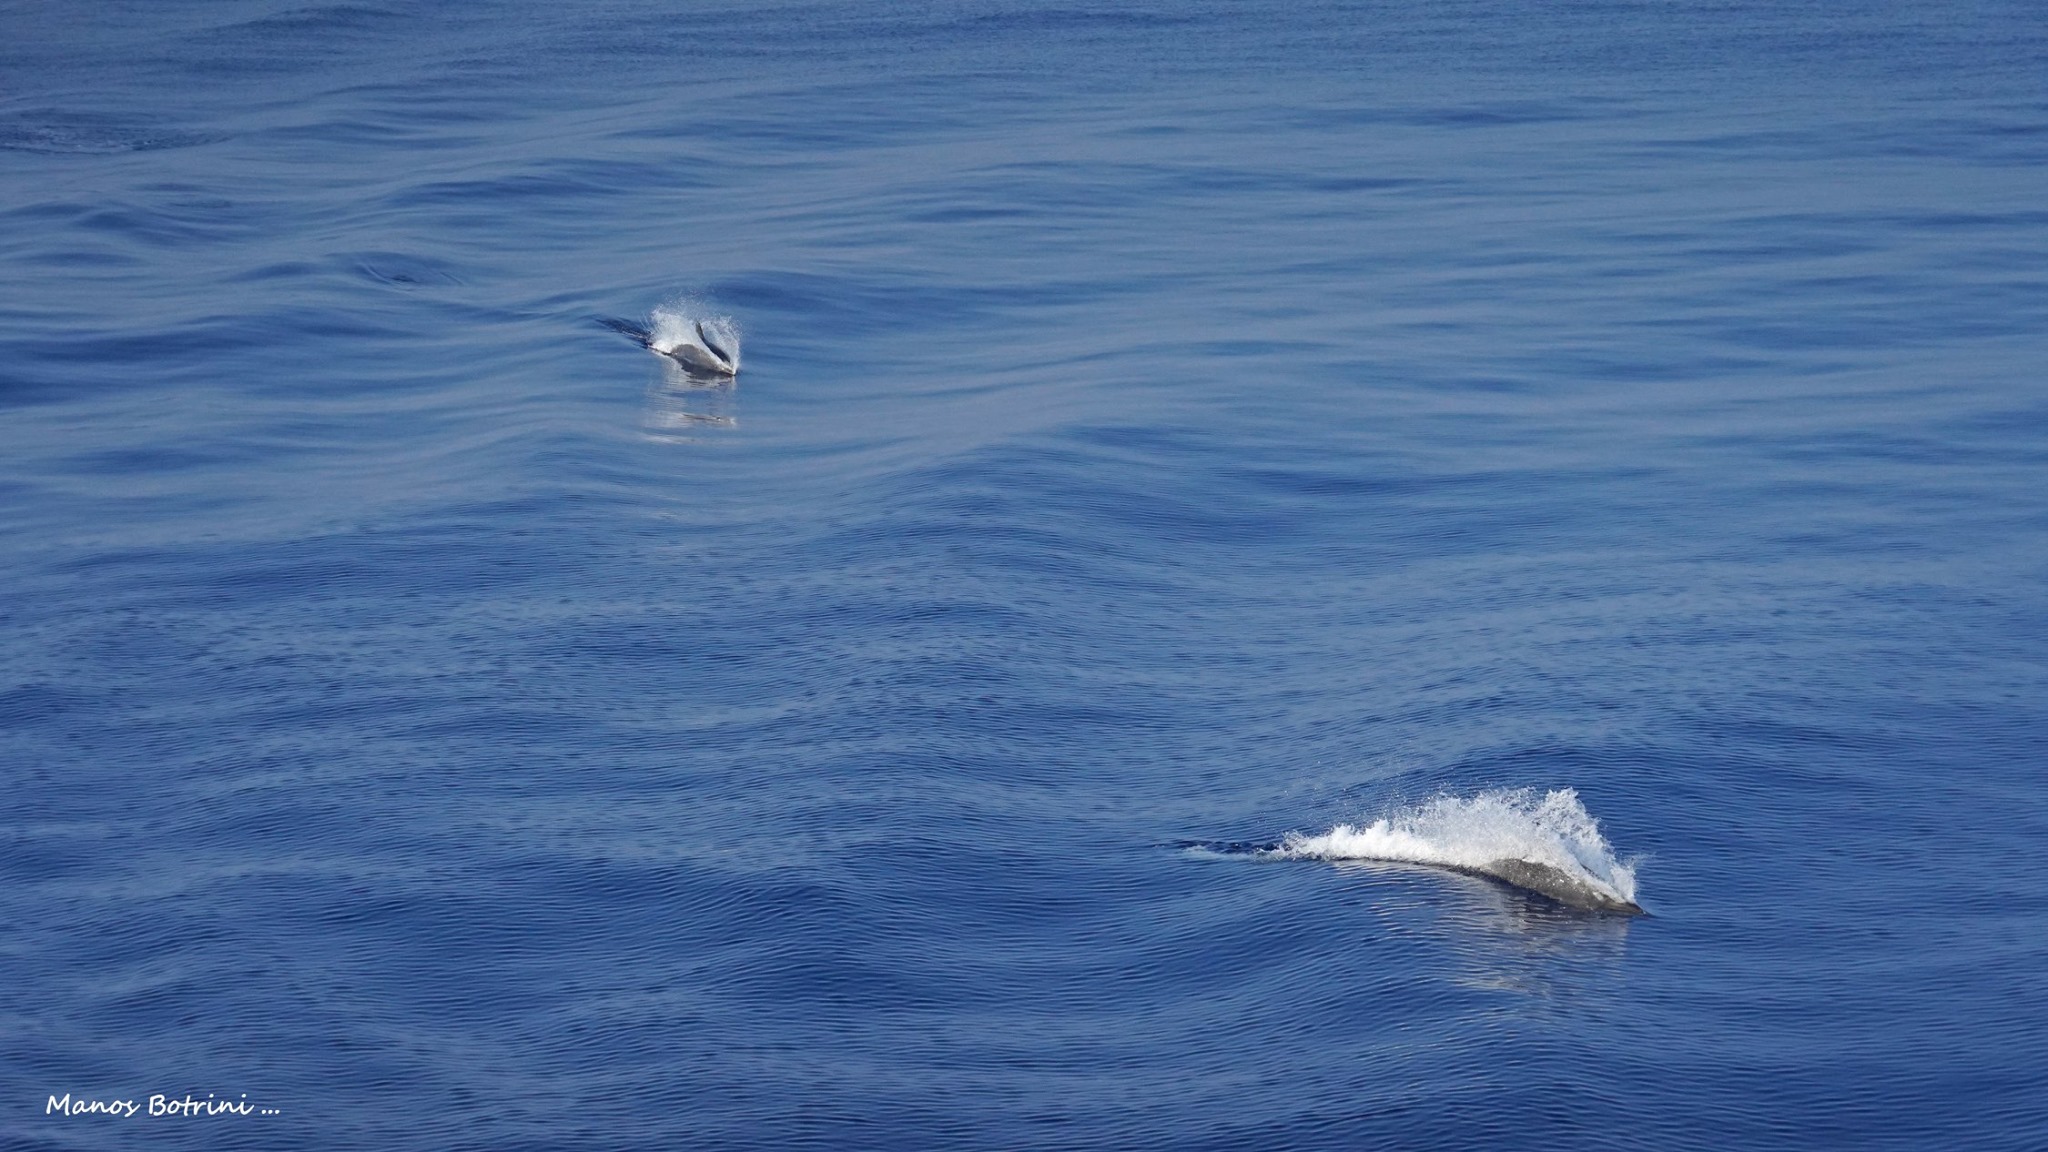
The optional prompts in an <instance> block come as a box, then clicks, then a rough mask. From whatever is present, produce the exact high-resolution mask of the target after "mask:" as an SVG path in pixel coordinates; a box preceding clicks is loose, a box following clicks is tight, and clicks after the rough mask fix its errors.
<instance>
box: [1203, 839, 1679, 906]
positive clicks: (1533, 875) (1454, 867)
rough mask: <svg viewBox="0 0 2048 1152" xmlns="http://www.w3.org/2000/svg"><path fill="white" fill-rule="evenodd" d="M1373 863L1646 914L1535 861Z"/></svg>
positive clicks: (1234, 851)
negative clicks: (1455, 874) (1477, 879)
mask: <svg viewBox="0 0 2048 1152" xmlns="http://www.w3.org/2000/svg"><path fill="white" fill-rule="evenodd" d="M1174 847H1176V848H1183V849H1199V850H1201V851H1204V852H1214V853H1216V854H1218V855H1221V856H1272V855H1275V854H1277V853H1279V852H1281V851H1282V850H1283V849H1284V848H1285V847H1286V843H1285V842H1284V841H1273V842H1270V843H1259V842H1256V841H1250V840H1227V841H1215V840H1182V841H1179V842H1178V843H1176V844H1175V845H1174ZM1361 862H1362V863H1372V864H1396V865H1399V864H1410V865H1420V866H1422V867H1425V868H1442V869H1443V870H1445V871H1447V872H1458V873H1462V874H1464V875H1466V876H1480V877H1483V878H1485V879H1488V880H1493V881H1497V882H1499V883H1502V884H1506V885H1508V886H1509V887H1511V888H1519V889H1521V890H1522V891H1524V892H1533V893H1535V894H1536V895H1538V896H1541V897H1543V898H1545V899H1547V900H1553V901H1556V902H1557V903H1559V904H1562V905H1564V906H1565V907H1567V908H1577V909H1579V910H1581V911H1584V912H1606V913H1611V914H1614V915H1619V916H1647V915H1649V912H1648V911H1646V910H1645V909H1644V908H1643V906H1642V905H1641V904H1638V903H1636V902H1635V901H1633V900H1624V899H1622V898H1621V897H1619V896H1615V895H1611V894H1609V893H1607V892H1603V891H1601V890H1600V889H1598V888H1595V887H1594V886H1593V885H1591V884H1588V883H1587V882H1586V881H1584V880H1582V879H1580V878H1578V877H1576V876H1573V875H1572V874H1571V873H1569V872H1566V871H1565V870H1564V869H1562V868H1557V867H1554V866H1552V865H1549V864H1539V863H1537V862H1536V861H1534V860H1516V859H1503V860H1492V861H1489V862H1487V863H1485V864H1481V865H1478V866H1476V867H1474V866H1467V865H1462V864H1437V863H1432V862H1430V861H1426V860H1371V861H1361Z"/></svg>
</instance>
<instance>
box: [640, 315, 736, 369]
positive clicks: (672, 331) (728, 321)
mask: <svg viewBox="0 0 2048 1152" xmlns="http://www.w3.org/2000/svg"><path fill="white" fill-rule="evenodd" d="M647 346H648V347H649V348H652V349H654V350H655V351H656V352H659V353H661V354H662V355H664V356H668V357H671V358H673V359H675V360H677V361H680V362H682V363H683V364H685V365H691V366H702V367H706V368H710V369H712V370H715V371H719V372H723V373H725V374H727V375H736V374H738V372H739V370H740V326H739V323H738V322H737V321H735V320H734V319H733V318H732V317H730V316H720V315H717V314H714V313H713V312H712V311H711V310H710V309H709V308H708V307H706V306H705V305H704V304H703V302H701V301H697V300H676V301H671V302H669V303H667V304H663V305H661V306H660V307H658V308H656V309H655V310H654V314H653V315H651V316H649V317H648V318H647Z"/></svg>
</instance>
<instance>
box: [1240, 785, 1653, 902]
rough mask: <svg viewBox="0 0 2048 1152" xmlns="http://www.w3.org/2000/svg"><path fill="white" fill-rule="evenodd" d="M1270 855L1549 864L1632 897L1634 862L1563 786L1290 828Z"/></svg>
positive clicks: (1483, 865)
mask: <svg viewBox="0 0 2048 1152" xmlns="http://www.w3.org/2000/svg"><path fill="white" fill-rule="evenodd" d="M1266 854H1267V855H1270V856H1276V857H1284V858H1290V859H1317V860H1395V861H1405V862H1409V863H1415V864H1436V865H1441V866H1444V867H1449V868H1458V869H1462V870H1465V871H1469V872H1483V873H1488V874H1499V873H1500V871H1501V869H1500V868H1499V867H1498V865H1499V864H1500V863H1501V862H1502V861H1517V860H1519V861H1525V862H1527V863H1530V864H1537V865H1543V866H1545V867H1549V868H1555V869H1557V870H1558V871H1559V872H1562V873H1564V875H1565V876H1566V877H1568V878H1570V879H1571V880H1573V881H1575V882H1577V883H1580V884H1584V885H1585V886H1586V887H1588V888H1590V889H1592V890H1593V891H1594V892H1596V893H1599V894H1602V895H1605V896H1609V897H1612V898H1614V899H1615V900H1618V901H1620V902H1623V903H1627V904H1633V903H1634V902H1635V898H1636V872H1635V868H1634V866H1633V862H1624V861H1621V860H1617V859H1616V858H1615V855H1614V849H1613V848H1612V847H1611V846H1609V845H1608V843H1607V838H1606V837H1604V836H1602V835H1601V834H1600V824H1599V822H1598V821H1596V820H1594V819H1593V817H1592V816H1590V815H1588V814H1587V812H1586V806H1585V805H1584V804H1581V803H1580V802H1579V795H1578V793H1577V792H1574V791H1573V790H1571V789H1570V788H1561V789H1559V790H1557V791H1555V792H1550V793H1547V794H1545V795H1543V796H1542V797H1541V798H1539V797H1538V796H1537V794H1536V792H1535V791H1534V790H1533V789H1528V788H1515V789H1496V790H1491V791H1486V792H1481V793H1479V794H1478V795H1477V796H1474V797H1472V798H1470V799H1463V798H1460V797H1457V796H1439V797H1437V798H1436V799H1434V800H1431V801H1429V802H1427V803H1425V804H1423V805H1421V806H1420V807H1417V808H1410V809H1405V810H1403V811H1400V812H1396V813H1394V814H1393V815H1391V816H1386V817H1382V818H1381V819H1378V820H1375V821H1373V822H1372V824H1371V825H1369V826H1367V827H1365V828H1359V827H1356V826H1354V825H1351V824H1339V825H1337V826H1336V827H1335V828H1332V829H1330V830H1329V831H1328V832H1325V833H1324V834H1322V835H1321V836H1305V835H1303V834H1301V833H1299V832H1294V833H1289V834H1288V836H1287V838H1286V839H1285V840H1282V841H1281V842H1280V844H1279V846H1278V847H1275V848H1272V849H1269V850H1268V852H1267V853H1266Z"/></svg>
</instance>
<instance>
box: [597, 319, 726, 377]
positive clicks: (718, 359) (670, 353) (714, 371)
mask: <svg viewBox="0 0 2048 1152" xmlns="http://www.w3.org/2000/svg"><path fill="white" fill-rule="evenodd" d="M597 322H598V323H599V324H602V325H604V326H605V327H606V328H609V329H611V330H612V331H614V332H617V333H618V334H620V335H621V336H624V337H626V338H627V339H629V340H631V341H633V343H635V344H638V345H640V346H641V347H642V348H645V349H647V350H648V351H650V352H658V353H660V354H661V355H663V356H666V357H668V358H669V359H671V360H673V361H675V362H676V363H678V364H681V365H682V366H683V367H684V368H686V369H688V370H690V371H691V372H696V373H702V374H708V375H712V376H736V375H738V374H739V370H740V369H739V358H738V357H737V356H736V355H734V353H733V352H732V351H731V350H730V349H728V348H726V347H725V346H724V345H723V344H721V343H720V342H719V339H718V337H717V336H715V335H713V334H712V333H710V332H707V331H705V330H704V322H703V321H702V320H693V321H691V322H690V326H691V328H692V329H693V330H694V333H695V337H694V339H692V338H685V339H684V340H682V341H681V342H679V343H677V344H676V345H675V346H674V347H673V348H662V347H659V346H658V345H656V344H655V342H654V333H653V332H652V331H651V330H649V329H647V328H644V327H642V326H641V325H638V324H635V323H633V322H632V321H630V320H619V319H616V318H614V317H611V316H600V317H598V318H597Z"/></svg>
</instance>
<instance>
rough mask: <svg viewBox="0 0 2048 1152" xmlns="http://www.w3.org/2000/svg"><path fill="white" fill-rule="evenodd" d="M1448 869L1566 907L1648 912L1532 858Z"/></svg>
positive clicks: (1624, 914) (1589, 909) (1618, 912)
mask: <svg viewBox="0 0 2048 1152" xmlns="http://www.w3.org/2000/svg"><path fill="white" fill-rule="evenodd" d="M1440 867H1448V865H1440ZM1451 871H1453V872H1464V873H1466V874H1468V875H1472V876H1484V877H1486V878H1488V879H1490V880H1498V881H1500V882H1501V883H1503V884H1511V885H1513V886H1514V887H1516V888H1521V889H1524V890H1526V891H1529V892H1534V893H1536V894H1537V895H1538V896H1547V897H1549V898H1550V899H1552V900H1555V901H1557V902H1558V903H1559V904H1563V905H1565V906H1567V907H1571V908H1583V909H1585V910H1586V911H1588V912H1613V913H1616V914H1618V915H1622V916H1647V915H1649V913H1648V912H1645V911H1644V910H1643V906H1642V905H1641V904H1638V903H1636V902H1635V901H1633V900H1623V899H1622V898H1621V897H1619V896H1613V895H1609V894H1608V893H1606V892H1602V891H1601V890H1599V889H1598V888H1595V887H1593V886H1592V885H1591V884H1588V883H1586V882H1585V881H1584V880H1581V879H1579V878H1578V877H1576V876H1573V875H1572V874H1571V873H1569V872H1566V871H1565V870H1563V869H1562V868H1553V867H1552V866H1550V865H1548V864H1538V863H1537V862H1535V861H1534V860H1494V861H1492V862H1490V863H1487V864H1482V865H1480V866H1479V867H1477V868H1457V867H1452V868H1451Z"/></svg>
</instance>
